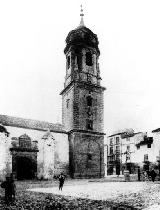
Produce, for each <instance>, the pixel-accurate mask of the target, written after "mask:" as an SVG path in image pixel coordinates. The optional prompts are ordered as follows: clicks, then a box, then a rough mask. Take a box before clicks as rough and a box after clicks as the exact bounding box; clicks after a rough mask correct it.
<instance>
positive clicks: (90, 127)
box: [87, 119, 93, 130]
mask: <svg viewBox="0 0 160 210" xmlns="http://www.w3.org/2000/svg"><path fill="white" fill-rule="evenodd" d="M87 129H88V130H93V121H92V120H88V119H87Z"/></svg>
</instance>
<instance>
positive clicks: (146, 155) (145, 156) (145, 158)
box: [144, 154, 148, 162]
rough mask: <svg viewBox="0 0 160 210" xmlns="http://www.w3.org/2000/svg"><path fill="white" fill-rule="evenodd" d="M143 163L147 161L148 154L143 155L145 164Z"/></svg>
mask: <svg viewBox="0 0 160 210" xmlns="http://www.w3.org/2000/svg"><path fill="white" fill-rule="evenodd" d="M145 161H148V154H145V155H144V162H145Z"/></svg>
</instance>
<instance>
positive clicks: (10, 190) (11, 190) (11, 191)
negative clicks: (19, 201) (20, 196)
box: [1, 176, 16, 204]
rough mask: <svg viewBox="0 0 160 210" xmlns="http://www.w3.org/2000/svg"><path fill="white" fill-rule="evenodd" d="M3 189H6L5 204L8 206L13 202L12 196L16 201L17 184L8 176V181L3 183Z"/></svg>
mask: <svg viewBox="0 0 160 210" xmlns="http://www.w3.org/2000/svg"><path fill="white" fill-rule="evenodd" d="M1 187H2V188H4V189H5V202H6V203H7V204H8V203H10V202H12V196H13V199H15V190H16V189H15V188H16V186H15V183H14V180H13V179H12V178H11V177H9V176H7V177H6V181H4V182H2V184H1Z"/></svg>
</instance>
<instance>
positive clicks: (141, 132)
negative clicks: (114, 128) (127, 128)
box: [107, 132, 143, 138]
mask: <svg viewBox="0 0 160 210" xmlns="http://www.w3.org/2000/svg"><path fill="white" fill-rule="evenodd" d="M124 133H126V132H121V133H116V134H112V135H110V136H107V138H108V137H113V136H117V135H121V134H124ZM139 133H143V132H136V133H134V136H135V135H136V134H139Z"/></svg>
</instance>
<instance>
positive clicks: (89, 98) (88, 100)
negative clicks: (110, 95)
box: [87, 96, 92, 106]
mask: <svg viewBox="0 0 160 210" xmlns="http://www.w3.org/2000/svg"><path fill="white" fill-rule="evenodd" d="M87 106H92V97H91V96H87Z"/></svg>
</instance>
